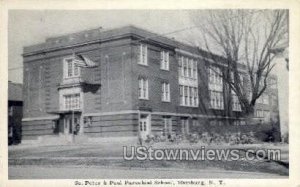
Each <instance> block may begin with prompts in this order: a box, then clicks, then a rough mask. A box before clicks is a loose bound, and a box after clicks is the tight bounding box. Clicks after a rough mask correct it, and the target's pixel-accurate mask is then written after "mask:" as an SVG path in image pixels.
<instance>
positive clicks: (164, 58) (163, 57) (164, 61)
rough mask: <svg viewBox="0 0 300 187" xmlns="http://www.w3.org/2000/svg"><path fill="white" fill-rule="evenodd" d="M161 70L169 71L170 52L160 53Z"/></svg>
mask: <svg viewBox="0 0 300 187" xmlns="http://www.w3.org/2000/svg"><path fill="white" fill-rule="evenodd" d="M160 69H163V70H169V52H166V51H162V52H160Z"/></svg>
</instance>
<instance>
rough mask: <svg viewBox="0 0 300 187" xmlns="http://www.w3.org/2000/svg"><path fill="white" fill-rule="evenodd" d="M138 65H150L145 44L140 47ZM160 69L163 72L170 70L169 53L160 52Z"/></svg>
mask: <svg viewBox="0 0 300 187" xmlns="http://www.w3.org/2000/svg"><path fill="white" fill-rule="evenodd" d="M138 56H139V60H138V63H139V64H141V65H145V66H147V65H148V47H147V45H145V44H141V45H140V50H139V55H138ZM160 68H161V69H163V70H169V69H170V54H169V52H167V51H161V52H160Z"/></svg>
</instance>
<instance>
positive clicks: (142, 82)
mask: <svg viewBox="0 0 300 187" xmlns="http://www.w3.org/2000/svg"><path fill="white" fill-rule="evenodd" d="M139 99H148V80H147V79H145V78H140V79H139Z"/></svg>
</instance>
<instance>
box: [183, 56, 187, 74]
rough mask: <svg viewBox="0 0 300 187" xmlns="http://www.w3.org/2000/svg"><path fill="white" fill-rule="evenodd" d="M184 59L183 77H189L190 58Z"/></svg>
mask: <svg viewBox="0 0 300 187" xmlns="http://www.w3.org/2000/svg"><path fill="white" fill-rule="evenodd" d="M183 59H184V60H183V76H184V77H188V58H183Z"/></svg>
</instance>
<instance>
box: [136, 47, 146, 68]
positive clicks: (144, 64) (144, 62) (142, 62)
mask: <svg viewBox="0 0 300 187" xmlns="http://www.w3.org/2000/svg"><path fill="white" fill-rule="evenodd" d="M139 51H140V52H139V60H138V64H140V65H143V66H148V46H147V45H146V44H140V46H139ZM143 52H145V60H144V59H143Z"/></svg>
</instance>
